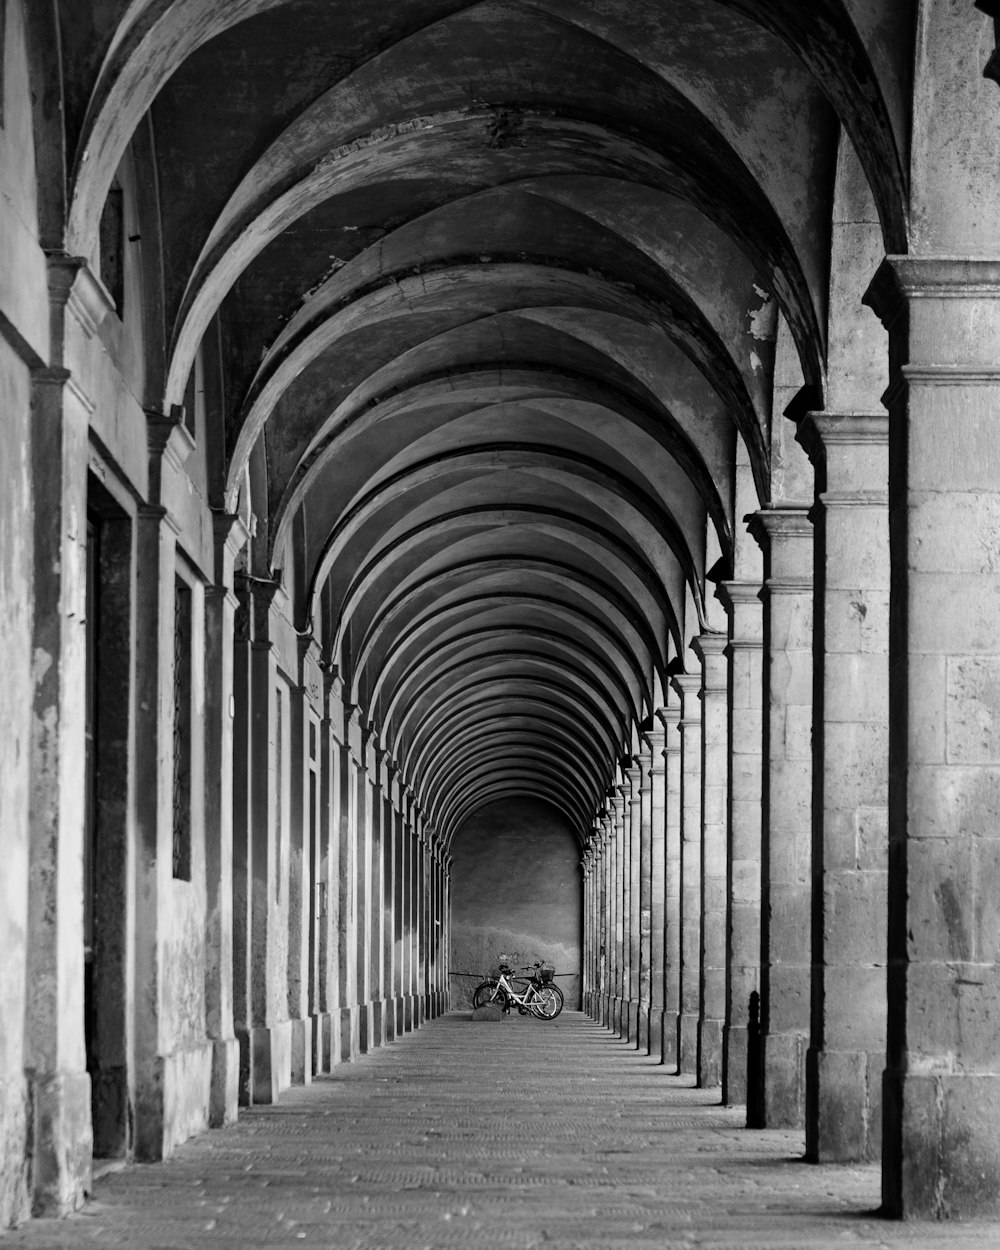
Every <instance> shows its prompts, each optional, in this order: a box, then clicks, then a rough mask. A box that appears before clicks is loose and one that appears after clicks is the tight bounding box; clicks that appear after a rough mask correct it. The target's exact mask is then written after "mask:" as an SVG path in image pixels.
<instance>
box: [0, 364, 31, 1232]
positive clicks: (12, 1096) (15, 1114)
mask: <svg viewBox="0 0 1000 1250" xmlns="http://www.w3.org/2000/svg"><path fill="white" fill-rule="evenodd" d="M29 455H30V444H29V442H28V371H27V369H26V368H25V367H24V366H23V365H21V364H20V362H18V361H17V360H16V359H15V358H14V356H13V353H12V352H11V350H10V348H9V347H8V345H7V343H6V342H5V341H4V340H3V339H0V654H2V655H3V656H4V657H5V663H6V666H7V671H6V673H5V675H4V678H3V680H2V681H0V725H3V726H4V741H3V750H0V863H2V864H3V871H2V872H0V951H2V952H3V955H2V958H0V1008H2V1010H3V1017H4V1027H2V1028H0V1228H2V1227H4V1226H5V1225H6V1224H8V1223H10V1222H11V1221H12V1220H15V1219H18V1218H20V1217H21V1216H23V1215H26V1214H27V1211H26V1205H25V1204H26V1195H27V1191H26V1188H25V1172H26V1164H25V1159H24V1140H25V1124H26V1119H25V1087H24V1054H23V1049H24V1009H25V928H26V924H27V898H28V759H29V743H30V735H31V724H30V720H29V717H28V710H29V708H30V707H31V613H30V610H29V605H30V603H31V549H32V546H31V523H32V522H31V495H30V489H29V485H28V459H29Z"/></svg>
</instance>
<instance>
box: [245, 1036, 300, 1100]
mask: <svg viewBox="0 0 1000 1250" xmlns="http://www.w3.org/2000/svg"><path fill="white" fill-rule="evenodd" d="M237 1037H238V1038H239V1043H240V1106H242V1107H247V1106H253V1105H257V1104H261V1105H264V1106H268V1105H270V1104H271V1103H275V1102H277V1101H278V1096H279V1094H280V1093H281V1091H282V1090H283V1089H287V1088H288V1086H289V1085H291V1083H292V1030H291V1021H290V1020H286V1021H282V1022H281V1023H280V1024H273V1025H259V1026H256V1027H255V1028H252V1029H248V1030H247V1031H246V1032H237Z"/></svg>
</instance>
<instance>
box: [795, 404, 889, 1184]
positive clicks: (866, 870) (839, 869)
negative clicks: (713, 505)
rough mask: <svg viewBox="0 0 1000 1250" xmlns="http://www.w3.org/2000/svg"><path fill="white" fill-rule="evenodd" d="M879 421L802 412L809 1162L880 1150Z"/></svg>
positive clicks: (884, 560) (884, 458) (883, 811)
mask: <svg viewBox="0 0 1000 1250" xmlns="http://www.w3.org/2000/svg"><path fill="white" fill-rule="evenodd" d="M888 438H889V419H888V417H887V415H886V414H885V413H884V412H883V413H873V414H867V413H828V412H813V413H809V414H808V415H807V416H806V418H805V419H804V420H803V422H802V423H801V425H800V427H799V432H798V439H799V442H800V443H802V445H803V446H804V447H805V449H806V451H807V452H808V453H809V458H810V459H811V460H812V462H813V464H814V466H815V468H816V491H817V494H816V506H815V508H814V509H813V512H812V514H811V516H812V519H813V523H814V527H815V535H816V606H815V665H816V668H815V672H816V680H815V686H814V689H815V702H814V706H813V778H814V780H813V882H814V887H813V925H812V932H813V960H812V964H813V966H812V1025H811V1033H810V1049H809V1052H808V1054H807V1062H806V1157H807V1158H809V1159H812V1160H813V1161H815V1162H819V1161H822V1162H847V1161H850V1160H863V1159H877V1158H879V1157H880V1155H881V1145H882V1131H881V1130H882V1074H883V1070H884V1068H885V1016H886V925H887V916H886V908H887V890H888V883H887V871H888V863H887V845H886V840H887V801H888V800H887V782H888V772H889V725H888V722H889V691H888V682H889V664H888V651H889V517H888V481H889V465H888Z"/></svg>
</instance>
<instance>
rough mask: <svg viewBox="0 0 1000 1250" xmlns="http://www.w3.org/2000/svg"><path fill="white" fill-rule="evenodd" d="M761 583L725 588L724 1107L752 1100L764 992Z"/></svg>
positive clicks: (722, 596)
mask: <svg viewBox="0 0 1000 1250" xmlns="http://www.w3.org/2000/svg"><path fill="white" fill-rule="evenodd" d="M760 590H761V587H760V586H759V585H758V584H757V583H756V582H735V581H730V582H722V583H721V584H720V586H719V592H718V594H719V598H720V600H721V601H722V603H723V605H724V606H725V608H726V611H727V612H728V614H729V646H728V647H727V649H726V653H727V656H728V660H729V683H728V684H729V804H728V807H729V810H728V828H727V845H728V853H727V856H726V859H727V865H728V866H727V888H726V897H727V900H728V902H727V905H728V909H729V910H728V916H727V922H726V932H727V934H728V951H727V956H726V1017H725V1025H724V1027H723V1031H722V1101H723V1102H724V1103H726V1105H727V1106H733V1105H741V1104H744V1103H745V1102H746V1101H747V1024H748V1022H749V1018H750V996H751V994H755V993H756V994H758V995H759V993H760V860H761V853H760V836H761V834H760V830H761V782H762V759H761V747H762V742H763V724H762V722H763V711H762V705H763V690H764V686H763V680H764V679H763V669H762V663H763V611H762V604H761V601H760Z"/></svg>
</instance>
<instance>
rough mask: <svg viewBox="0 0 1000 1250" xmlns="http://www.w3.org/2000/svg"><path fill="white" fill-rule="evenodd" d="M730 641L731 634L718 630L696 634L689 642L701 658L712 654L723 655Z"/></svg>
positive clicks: (703, 658)
mask: <svg viewBox="0 0 1000 1250" xmlns="http://www.w3.org/2000/svg"><path fill="white" fill-rule="evenodd" d="M728 643H729V636H728V635H727V634H723V633H722V632H720V631H717V630H710V631H708V632H707V633H704V634H696V635H695V636H694V637H693V638H692V639H691V641H690V643H689V644H688V645H689V647H690V648H691V650H692V651H693V652H694V653H695V655H696V656H697V657H698V659H699V660H702V661H704V660H705V659H706V658H707V657H708V656H711V655H722V654H723V652H724V651H725V649H726V647H727V645H728Z"/></svg>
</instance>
